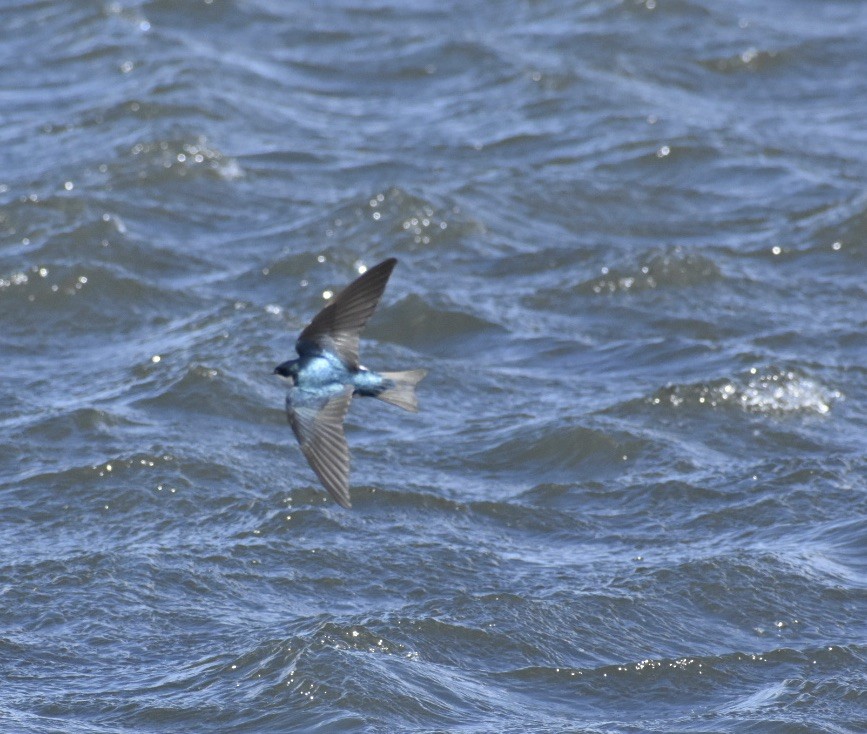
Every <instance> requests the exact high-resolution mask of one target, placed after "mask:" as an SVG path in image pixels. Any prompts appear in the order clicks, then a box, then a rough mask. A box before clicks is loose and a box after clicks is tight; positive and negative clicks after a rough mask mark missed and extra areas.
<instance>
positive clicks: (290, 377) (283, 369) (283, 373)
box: [274, 359, 298, 385]
mask: <svg viewBox="0 0 867 734" xmlns="http://www.w3.org/2000/svg"><path fill="white" fill-rule="evenodd" d="M274 374H275V375H277V377H279V378H281V379H283V380H286V381H287V382H288V383H289V384H290V385H296V384H297V383H298V360H297V359H290V360H289V361H288V362H283V364H278V365H277V366H276V367H275V368H274Z"/></svg>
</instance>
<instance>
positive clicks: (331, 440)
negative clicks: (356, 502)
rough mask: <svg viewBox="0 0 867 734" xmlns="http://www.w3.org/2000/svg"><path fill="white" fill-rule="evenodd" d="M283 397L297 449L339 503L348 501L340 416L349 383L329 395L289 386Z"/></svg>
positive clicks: (349, 392)
mask: <svg viewBox="0 0 867 734" xmlns="http://www.w3.org/2000/svg"><path fill="white" fill-rule="evenodd" d="M292 393H293V394H290V396H289V397H287V398H286V414H287V415H288V417H289V424H290V425H291V426H292V431H293V432H294V433H295V438H297V439H298V443H299V444H301V451H302V452H304V456H305V457H307V462H308V463H309V464H310V466H311V467H312V468H313V471H315V472H316V476H318V477H319V480H320V481H321V482H322V484H323V486H324V487H325V489H327V490H328V493H329V494H330V495H331V496H332V497H333V498H334V499H335V500H336V501H337V503H338V504H339V505H341V506H342V507H347V508H348V507H351V503H350V502H349V446H347V444H346V436H344V435H343V420H344V418H345V417H346V411H347V410H349V403H350V401H351V400H352V386H351V385H346V386H344V387H343V389H342V390H341V391H340V392H338V393H335V394H333V395H331V396H330V397H329V396H322V397H320V396H315V395H309V394H305V393H306V391H304V390H293V391H292Z"/></svg>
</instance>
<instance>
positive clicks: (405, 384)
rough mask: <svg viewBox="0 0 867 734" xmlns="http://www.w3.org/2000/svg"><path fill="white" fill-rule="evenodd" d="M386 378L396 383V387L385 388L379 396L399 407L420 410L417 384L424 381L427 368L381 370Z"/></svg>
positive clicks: (414, 410)
mask: <svg viewBox="0 0 867 734" xmlns="http://www.w3.org/2000/svg"><path fill="white" fill-rule="evenodd" d="M379 374H380V375H382V376H383V377H384V378H385V379H386V380H390V381H391V382H393V383H394V387H390V388H389V389H388V390H383V391H382V392H381V393H379V395H377V396H376V397H378V398H379V399H380V400H384V401H385V402H386V403H391V404H392V405H396V406H397V407H398V408H403V409H404V410H409V411H411V412H413V413H417V412H418V397H417V396H416V394H415V386H416V385H418V383H419V382H421V381H422V378H423V377H424V376H425V375H426V374H427V370H406V371H404V372H380V373H379Z"/></svg>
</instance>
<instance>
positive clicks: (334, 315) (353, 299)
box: [295, 257, 397, 369]
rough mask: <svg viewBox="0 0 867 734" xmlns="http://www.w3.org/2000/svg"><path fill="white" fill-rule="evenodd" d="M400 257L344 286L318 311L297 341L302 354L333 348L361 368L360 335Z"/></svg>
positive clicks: (383, 263)
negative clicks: (359, 354)
mask: <svg viewBox="0 0 867 734" xmlns="http://www.w3.org/2000/svg"><path fill="white" fill-rule="evenodd" d="M396 264H397V259H396V258H393V257H390V258H388V260H383V261H382V262H381V263H379V265H376V266H374V267H372V268H371V269H370V270H368V271H366V272H365V273H364V274H363V275H360V276H359V277H358V278H356V279H355V280H354V281H352V282H351V283H350V284H349V285H348V286H346V288H344V289H343V290H342V291H341V292H340V293H339V294H338V295H337V296H336V297H335V298H334V300H333V301H331V303H329V304H328V305H327V306H326V307H325V308H323V309H322V310H321V311H320V312H319V313H318V314H316V316H315V318H314V319H313V321H311V322H310V323H309V324H308V325H307V327H306V328H305V329H304V331H302V332H301V335H300V336H299V337H298V341H297V342H296V343H295V349H296V350H297V351H298V354H299V355H302V356H304V355H305V354H315V353H319V352H322V351H325V350H328V351H333V352H334V353H335V354H337V355H338V356H339V357H340V359H341V360H342V361H343V362H344V363H345V364H346V365H347V366H348V367H349V368H350V369H357V368H358V335H359V333H360V332H361V330H362V329H363V328H364V325H365V324H366V323H367V321H368V319H369V318H370V317H371V315H372V314H373V312H374V310H375V309H376V306H377V304H378V303H379V299H380V298H382V293H383V291H384V290H385V286H386V284H387V283H388V279H389V277H390V276H391V271H392V270H394V266H395V265H396Z"/></svg>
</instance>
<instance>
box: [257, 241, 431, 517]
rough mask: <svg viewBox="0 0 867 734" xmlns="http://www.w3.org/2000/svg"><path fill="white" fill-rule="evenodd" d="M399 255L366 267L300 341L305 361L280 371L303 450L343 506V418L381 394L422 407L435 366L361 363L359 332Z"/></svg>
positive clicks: (404, 405) (301, 359) (345, 480)
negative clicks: (382, 368) (354, 405)
mask: <svg viewBox="0 0 867 734" xmlns="http://www.w3.org/2000/svg"><path fill="white" fill-rule="evenodd" d="M396 264H397V260H396V259H395V258H393V257H390V258H389V259H388V260H383V261H382V262H381V263H379V265H376V266H374V267H372V268H370V270H367V271H365V272H364V273H363V274H362V275H360V276H359V277H358V278H356V279H355V280H354V281H352V283H350V284H349V285H348V286H346V288H344V289H343V290H342V291H341V292H340V293H339V294H338V295H337V296H336V297H335V298H334V299H333V300H332V301H331V302H329V303H328V305H327V306H325V308H323V309H322V310H321V311H320V312H319V313H318V314H316V317H315V318H314V319H313V321H311V322H310V323H309V324H308V325H307V327H306V328H305V329H304V331H302V332H301V335H300V336H299V337H298V340H297V341H296V342H295V351H297V352H298V359H290V360H288V361H286V362H283V363H282V364H279V365H277V366H276V367H275V368H274V374H275V375H278V376H279V377H281V378H282V379H284V380H285V381H286V382H287V383H288V392H287V393H286V414H287V415H288V417H289V425H291V426H292V431H293V432H294V433H295V438H297V439H298V443H299V444H301V451H302V452H303V453H304V456H305V457H306V458H307V462H308V463H309V464H310V466H311V467H312V469H313V471H314V472H316V476H318V477H319V480H320V481H321V482H322V485H323V486H324V487H325V489H327V490H328V493H329V494H330V495H331V496H332V497H333V498H334V500H335V501H336V502H337V504H339V505H341V506H342V507H347V508H348V507H351V506H352V504H351V502H350V501H349V446H348V445H347V443H346V436H345V435H344V434H343V420H344V418H345V417H346V412H347V411H348V410H349V403H350V401H351V400H352V398H353V396H355V395H360V396H362V397H371V398H379V399H380V400H384V401H385V402H386V403H391V404H392V405H396V406H398V407H399V408H403V409H404V410H410V411H412V412H414V413H415V412H417V411H418V400H417V398H416V394H415V386H416V385H417V384H418V383H419V382H420V381H421V379H422V378H423V377H424V376H425V375H426V374H427V370H423V369H420V370H406V371H404V372H374V371H373V370H369V369H367V368H366V367H362V365H361V364H360V363H359V361H358V336H359V334H360V333H361V330H362V329H363V328H364V325H365V324H366V323H367V320H368V319H369V318H370V317H371V315H372V314H373V312H374V310H375V309H376V305H377V304H378V303H379V299H380V298H381V297H382V292H383V291H384V290H385V285H386V283H388V278H389V276H390V275H391V271H392V270H394V266H395V265H396Z"/></svg>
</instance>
